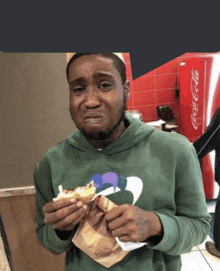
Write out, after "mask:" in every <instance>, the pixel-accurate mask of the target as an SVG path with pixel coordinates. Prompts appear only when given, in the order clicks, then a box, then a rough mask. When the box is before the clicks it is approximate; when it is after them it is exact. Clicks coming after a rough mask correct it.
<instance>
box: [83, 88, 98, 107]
mask: <svg viewBox="0 0 220 271" xmlns="http://www.w3.org/2000/svg"><path fill="white" fill-rule="evenodd" d="M84 105H85V106H86V107H87V108H96V107H99V106H100V98H99V95H98V93H97V91H95V90H94V89H88V91H87V93H86V95H85V102H84Z"/></svg>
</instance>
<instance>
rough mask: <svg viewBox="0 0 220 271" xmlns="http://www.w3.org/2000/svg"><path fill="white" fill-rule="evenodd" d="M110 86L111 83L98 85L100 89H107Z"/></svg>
mask: <svg viewBox="0 0 220 271" xmlns="http://www.w3.org/2000/svg"><path fill="white" fill-rule="evenodd" d="M111 87H112V84H110V83H101V84H100V85H99V88H101V89H103V90H107V89H109V88H111Z"/></svg>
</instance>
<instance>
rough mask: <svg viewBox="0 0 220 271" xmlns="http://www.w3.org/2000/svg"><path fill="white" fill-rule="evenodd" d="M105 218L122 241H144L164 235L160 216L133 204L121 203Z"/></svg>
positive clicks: (111, 229)
mask: <svg viewBox="0 0 220 271" xmlns="http://www.w3.org/2000/svg"><path fill="white" fill-rule="evenodd" d="M105 219H106V221H107V224H108V228H109V230H110V231H111V233H112V235H113V236H114V237H119V240H120V241H122V242H142V241H145V240H146V239H148V238H149V237H152V236H160V235H162V224H161V222H160V219H159V217H158V216H157V215H156V214H154V213H152V212H148V211H145V210H143V209H141V208H139V207H137V206H133V205H128V204H124V205H119V206H118V207H115V208H113V209H112V210H111V211H109V212H108V213H107V214H106V216H105Z"/></svg>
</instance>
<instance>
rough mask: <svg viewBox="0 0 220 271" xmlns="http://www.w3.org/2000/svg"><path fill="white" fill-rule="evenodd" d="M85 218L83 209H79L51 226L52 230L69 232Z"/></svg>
mask: <svg viewBox="0 0 220 271" xmlns="http://www.w3.org/2000/svg"><path fill="white" fill-rule="evenodd" d="M84 216H85V210H84V208H80V209H78V210H77V211H75V212H74V213H71V214H70V215H68V216H66V217H65V218H64V219H62V220H60V221H58V222H55V223H53V224H52V226H53V228H54V229H60V230H71V229H73V228H74V227H75V225H76V224H78V223H79V222H80V220H81V219H82V218H83V217H84Z"/></svg>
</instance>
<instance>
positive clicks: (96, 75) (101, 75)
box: [94, 72, 114, 78]
mask: <svg viewBox="0 0 220 271" xmlns="http://www.w3.org/2000/svg"><path fill="white" fill-rule="evenodd" d="M99 77H107V78H114V76H112V74H111V73H108V72H95V73H94V78H99Z"/></svg>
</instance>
